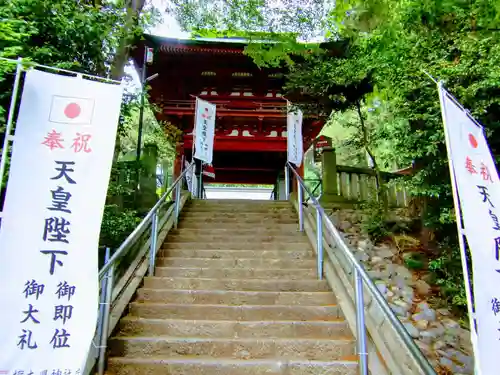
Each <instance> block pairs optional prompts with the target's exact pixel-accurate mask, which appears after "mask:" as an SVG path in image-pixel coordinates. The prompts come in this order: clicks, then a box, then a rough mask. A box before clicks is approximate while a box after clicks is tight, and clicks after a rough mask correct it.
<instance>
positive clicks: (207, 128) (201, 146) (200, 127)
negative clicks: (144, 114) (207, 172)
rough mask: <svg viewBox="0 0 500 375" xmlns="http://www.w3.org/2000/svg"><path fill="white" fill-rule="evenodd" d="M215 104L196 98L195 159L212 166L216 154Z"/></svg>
mask: <svg viewBox="0 0 500 375" xmlns="http://www.w3.org/2000/svg"><path fill="white" fill-rule="evenodd" d="M215 111H216V106H215V104H212V103H209V102H207V101H205V100H201V99H199V98H196V114H195V131H194V134H193V136H194V145H195V153H194V157H195V158H196V159H198V160H201V161H202V162H203V163H207V164H211V163H212V158H213V153H214V136H215Z"/></svg>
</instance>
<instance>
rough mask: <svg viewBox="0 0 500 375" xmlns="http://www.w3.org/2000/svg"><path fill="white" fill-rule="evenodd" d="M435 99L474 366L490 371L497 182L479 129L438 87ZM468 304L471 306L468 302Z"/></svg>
mask: <svg viewBox="0 0 500 375" xmlns="http://www.w3.org/2000/svg"><path fill="white" fill-rule="evenodd" d="M440 97H441V106H442V107H441V109H442V113H443V122H444V127H445V132H446V135H447V138H448V141H447V143H448V145H447V146H448V158H449V162H450V165H451V167H452V171H453V172H454V175H455V176H454V177H455V178H454V180H455V181H452V183H454V184H455V186H456V191H457V193H458V197H459V206H458V207H455V209H456V210H457V213H458V214H457V218H459V217H460V214H459V213H460V210H461V212H462V217H463V229H464V232H465V237H466V239H467V243H468V245H469V248H470V253H471V255H472V267H473V272H472V273H473V281H474V282H473V285H474V298H473V300H474V306H471V310H472V311H473V310H474V307H475V317H476V322H475V323H477V324H475V326H476V327H477V336H476V335H474V334H473V343H474V341H476V343H475V345H477V346H476V348H475V349H476V351H477V352H476V353H475V357H476V362H477V363H476V365H479V367H478V368H479V369H480V370H479V373H481V374H485V375H486V374H496V373H498V353H500V291H499V289H498V284H499V282H500V221H499V215H500V181H499V179H498V173H497V170H496V167H495V162H494V161H493V158H492V156H491V151H490V149H489V147H488V142H487V141H486V137H485V135H484V131H483V128H482V127H481V126H479V125H478V124H477V123H476V122H475V121H474V120H473V119H472V118H471V117H470V115H468V114H467V113H466V112H465V111H464V110H463V109H462V108H461V107H460V106H459V105H458V104H457V103H456V101H455V99H454V98H453V97H452V96H451V95H450V94H449V93H448V92H447V91H446V90H445V89H444V88H442V87H441V86H440ZM457 203H458V202H457ZM457 221H459V219H457ZM459 235H462V233H459ZM462 250H463V252H465V249H462ZM465 277H468V275H465ZM468 302H469V303H470V304H471V305H472V301H468ZM472 332H473V333H474V327H472Z"/></svg>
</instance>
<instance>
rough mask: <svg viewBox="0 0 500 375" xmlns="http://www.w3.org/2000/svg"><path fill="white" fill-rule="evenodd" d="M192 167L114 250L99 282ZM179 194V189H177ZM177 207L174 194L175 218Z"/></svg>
mask: <svg viewBox="0 0 500 375" xmlns="http://www.w3.org/2000/svg"><path fill="white" fill-rule="evenodd" d="M193 166H194V162H193V163H191V164H190V165H189V166H188V167H187V168H186V169H184V171H183V172H182V173H181V175H180V176H179V177H177V179H176V180H175V181H174V183H173V184H172V186H171V187H170V188H168V189H167V191H166V192H165V193H163V195H162V196H161V197H160V199H158V201H157V202H156V204H155V205H154V206H153V208H151V210H150V211H149V212H148V214H147V215H146V216H145V217H144V219H142V221H141V222H140V223H139V225H138V226H137V227H136V228H135V229H134V230H133V231H132V233H130V234H129V235H128V237H127V238H126V239H125V241H123V243H122V244H121V245H120V246H119V247H118V249H116V251H115V253H114V254H113V255H112V256H111V258H110V259H109V261H108V262H107V263H106V264H105V265H104V266H103V267H102V268H101V270H100V271H99V280H101V279H102V278H103V277H104V276H106V274H107V272H108V271H109V269H110V268H111V267H112V266H113V264H115V263H116V261H117V260H118V259H119V258H121V257H122V256H123V255H125V253H126V251H127V248H128V247H129V245H130V244H131V243H132V242H133V241H134V240H135V239H136V238H137V237H138V236H139V235H141V234H142V232H144V230H145V229H146V227H147V225H148V224H149V221H150V219H151V218H152V217H153V215H155V214H156V212H157V211H158V209H159V208H160V206H161V205H162V204H163V203H164V202H165V200H166V199H167V197H168V196H169V195H170V193H172V191H173V190H174V189H175V188H176V187H177V186H178V184H179V182H180V181H182V179H183V178H184V176H185V175H186V173H187V172H188V171H190V170H191V169H192V168H193ZM178 191H179V192H180V189H178ZM178 205H179V199H177V192H176V198H175V207H176V210H175V212H176V216H178V215H177V214H178Z"/></svg>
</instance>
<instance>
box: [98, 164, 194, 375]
mask: <svg viewBox="0 0 500 375" xmlns="http://www.w3.org/2000/svg"><path fill="white" fill-rule="evenodd" d="M193 167H194V163H191V164H190V165H189V166H188V167H187V168H186V169H184V171H183V172H182V173H181V175H180V176H179V177H178V178H177V179H176V180H175V181H174V183H173V184H172V186H171V187H170V188H169V189H167V191H166V192H165V193H164V194H163V195H162V196H161V197H160V199H159V200H158V202H156V204H155V205H154V206H153V208H152V209H151V210H150V211H149V212H148V214H147V215H146V216H145V217H144V219H142V221H141V222H140V223H139V225H138V226H137V228H135V229H134V230H133V231H132V233H130V234H129V236H128V237H127V239H126V240H125V241H124V242H123V243H122V244H121V245H120V246H119V247H118V249H117V250H116V251H115V253H114V254H113V256H111V257H109V249H106V254H107V255H106V260H107V261H106V263H105V264H104V266H103V267H102V268H101V270H100V271H99V280H100V282H101V285H102V287H101V288H102V289H101V295H100V308H99V319H98V328H97V341H98V343H99V345H98V346H97V349H98V362H97V371H98V374H99V375H103V374H104V369H105V364H106V362H105V360H106V346H107V341H108V331H109V322H110V312H111V305H112V303H113V299H112V294H113V278H114V273H115V269H116V267H117V265H118V260H119V259H120V258H122V257H123V256H124V255H126V254H127V253H128V251H129V250H130V249H131V248H132V247H133V246H132V245H133V244H134V243H135V240H136V239H137V238H139V237H140V236H141V235H142V234H143V233H144V232H145V230H146V229H147V227H148V225H149V223H151V237H150V240H151V242H150V246H149V256H148V263H149V264H148V272H149V276H154V270H155V261H156V248H157V244H158V230H159V229H161V228H158V223H159V219H160V217H159V210H160V208H161V207H162V205H163V204H164V203H165V202H166V200H167V197H169V196H170V194H172V192H173V191H174V189H175V203H174V205H175V206H174V209H173V210H172V209H171V208H170V209H169V210H168V211H167V213H168V215H171V214H172V212H173V213H174V226H175V227H176V228H177V223H178V220H179V212H180V200H181V182H182V179H183V178H184V176H186V174H187V173H188V172H189V171H190V170H191V169H192V168H193Z"/></svg>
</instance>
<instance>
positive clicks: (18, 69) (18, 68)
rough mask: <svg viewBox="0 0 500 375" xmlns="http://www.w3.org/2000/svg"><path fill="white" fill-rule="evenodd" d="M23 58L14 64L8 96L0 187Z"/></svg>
mask: <svg viewBox="0 0 500 375" xmlns="http://www.w3.org/2000/svg"><path fill="white" fill-rule="evenodd" d="M22 61H23V59H22V58H21V57H19V58H18V59H17V65H16V75H15V78H14V86H13V89H12V96H11V97H10V105H9V114H8V117H7V126H6V127H5V137H4V139H3V146H2V159H0V187H1V186H2V183H3V175H4V173H5V165H6V164H7V153H8V150H9V141H10V137H11V135H10V133H11V132H12V124H13V123H14V112H15V109H16V104H17V94H18V92H19V82H20V80H21V73H22V70H23V64H22Z"/></svg>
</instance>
